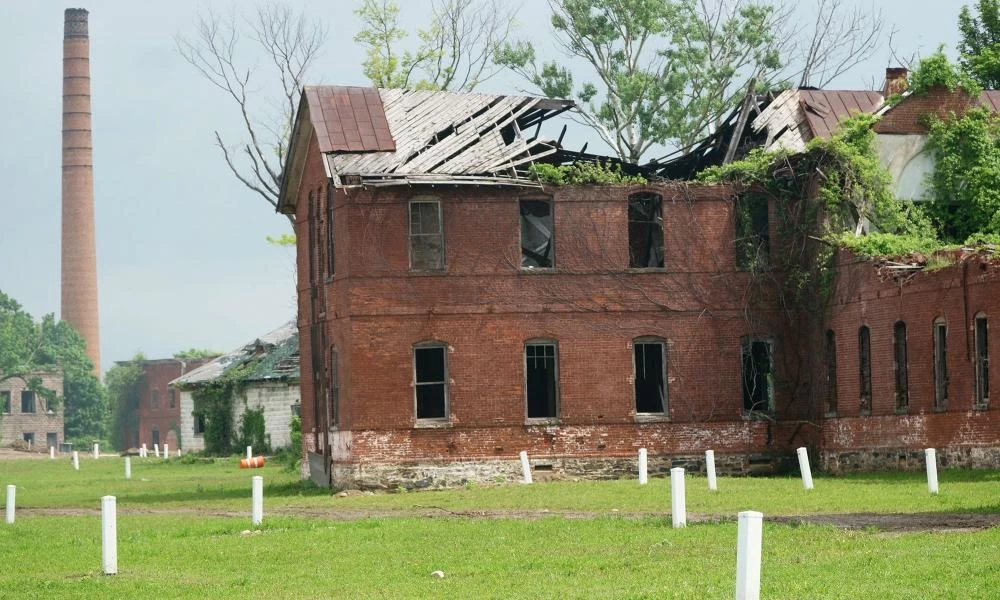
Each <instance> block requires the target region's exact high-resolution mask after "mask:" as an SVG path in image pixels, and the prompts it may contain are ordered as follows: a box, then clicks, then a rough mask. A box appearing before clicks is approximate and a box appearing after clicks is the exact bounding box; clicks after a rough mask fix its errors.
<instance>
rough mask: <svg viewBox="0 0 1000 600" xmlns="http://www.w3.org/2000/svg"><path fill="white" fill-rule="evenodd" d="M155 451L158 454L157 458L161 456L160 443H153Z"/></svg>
mask: <svg viewBox="0 0 1000 600" xmlns="http://www.w3.org/2000/svg"><path fill="white" fill-rule="evenodd" d="M153 453H154V454H156V458H160V445H159V444H153Z"/></svg>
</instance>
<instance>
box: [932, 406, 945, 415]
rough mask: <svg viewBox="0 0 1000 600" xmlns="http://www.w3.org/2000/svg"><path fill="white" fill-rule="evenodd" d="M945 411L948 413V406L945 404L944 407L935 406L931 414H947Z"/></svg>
mask: <svg viewBox="0 0 1000 600" xmlns="http://www.w3.org/2000/svg"><path fill="white" fill-rule="evenodd" d="M947 411H948V405H947V404H945V405H944V406H935V407H934V409H933V412H936V413H943V412H947Z"/></svg>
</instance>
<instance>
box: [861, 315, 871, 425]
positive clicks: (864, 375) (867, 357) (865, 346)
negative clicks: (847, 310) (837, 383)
mask: <svg viewBox="0 0 1000 600" xmlns="http://www.w3.org/2000/svg"><path fill="white" fill-rule="evenodd" d="M858 365H859V367H860V369H859V372H860V375H861V390H860V392H861V394H860V395H861V398H860V402H859V405H860V410H861V414H863V415H870V414H871V413H872V338H871V330H869V329H868V326H867V325H862V326H861V328H860V329H858Z"/></svg>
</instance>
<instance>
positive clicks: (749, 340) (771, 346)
mask: <svg viewBox="0 0 1000 600" xmlns="http://www.w3.org/2000/svg"><path fill="white" fill-rule="evenodd" d="M755 343H763V344H765V345H766V346H767V349H768V362H769V363H770V377H766V382H767V391H766V394H767V402H768V406H767V408H766V409H765V410H760V409H752V408H751V409H747V407H746V390H745V388H746V377H745V375H744V370H743V364H744V357H745V356H746V355H747V353H748V351H749V353H750V355H751V356H752V355H753V344H755ZM776 347H777V346H776V343H775V339H774V337H773V336H770V335H745V336H742V337H741V338H740V380H739V381H740V409H741V411H742V413H743V417H744V418H754V416H764V417H770V416H773V415H774V413H775V411H776V407H775V405H776V404H777V399H776V395H775V393H776V389H775V388H776V387H777V378H778V376H777V365H776V364H775V355H776V354H777V351H776Z"/></svg>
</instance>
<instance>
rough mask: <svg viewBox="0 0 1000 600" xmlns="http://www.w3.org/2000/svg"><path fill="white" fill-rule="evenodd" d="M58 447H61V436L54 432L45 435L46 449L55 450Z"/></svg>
mask: <svg viewBox="0 0 1000 600" xmlns="http://www.w3.org/2000/svg"><path fill="white" fill-rule="evenodd" d="M58 445H59V434H58V433H56V432H54V431H50V432H48V433H46V434H45V447H46V448H54V447H55V446H58Z"/></svg>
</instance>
